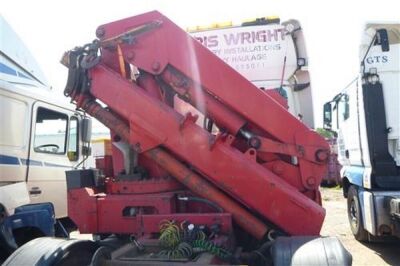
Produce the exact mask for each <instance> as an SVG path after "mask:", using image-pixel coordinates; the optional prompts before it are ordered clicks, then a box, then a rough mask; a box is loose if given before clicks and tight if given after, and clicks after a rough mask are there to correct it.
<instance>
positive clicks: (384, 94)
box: [323, 23, 400, 240]
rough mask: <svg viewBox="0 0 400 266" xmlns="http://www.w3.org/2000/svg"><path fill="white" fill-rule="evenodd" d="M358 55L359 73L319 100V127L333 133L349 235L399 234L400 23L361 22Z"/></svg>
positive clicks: (359, 238)
mask: <svg viewBox="0 0 400 266" xmlns="http://www.w3.org/2000/svg"><path fill="white" fill-rule="evenodd" d="M359 59H360V74H359V76H358V77H357V78H356V79H354V80H353V81H352V82H351V83H350V84H349V85H348V86H347V87H346V88H345V89H344V90H343V91H342V92H340V93H339V94H337V95H336V96H335V97H334V98H333V100H332V101H330V102H328V103H326V104H325V105H324V110H323V113H324V127H325V128H327V129H329V130H333V131H335V132H336V133H337V136H338V150H339V154H338V158H339V162H340V163H341V164H342V166H343V168H342V170H341V176H342V183H343V191H344V196H345V197H347V198H348V216H349V221H350V226H351V229H352V231H353V234H354V235H355V237H356V238H357V239H358V240H368V239H372V238H373V237H382V236H397V237H399V236H400V228H399V225H400V224H399V221H400V220H399V218H400V61H399V59H400V25H399V24H384V23H371V24H367V25H366V26H365V29H364V31H363V38H362V42H361V46H360V57H359Z"/></svg>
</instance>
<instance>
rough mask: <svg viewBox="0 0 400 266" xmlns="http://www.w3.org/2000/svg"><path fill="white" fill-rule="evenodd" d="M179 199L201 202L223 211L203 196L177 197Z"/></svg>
mask: <svg viewBox="0 0 400 266" xmlns="http://www.w3.org/2000/svg"><path fill="white" fill-rule="evenodd" d="M178 199H179V200H183V201H196V202H202V203H205V204H207V205H208V206H210V207H212V208H214V209H215V210H217V211H218V212H221V213H222V212H224V210H223V209H222V208H221V207H220V206H219V205H217V204H216V203H214V202H212V201H210V200H208V199H204V198H199V197H178Z"/></svg>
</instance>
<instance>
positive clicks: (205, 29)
mask: <svg viewBox="0 0 400 266" xmlns="http://www.w3.org/2000/svg"><path fill="white" fill-rule="evenodd" d="M187 31H188V32H190V34H191V36H192V37H194V38H195V39H196V40H198V41H199V42H200V43H202V44H203V45H204V46H205V47H207V48H208V49H210V50H211V51H212V52H213V53H214V54H215V55H217V56H218V57H219V58H220V59H222V60H223V61H224V62H225V63H227V64H228V65H230V66H231V67H232V68H234V69H235V70H236V71H238V72H239V73H240V74H241V75H242V76H244V77H245V78H246V79H248V80H249V81H251V82H252V83H253V84H254V85H256V86H257V87H259V88H260V89H262V90H264V91H265V92H266V93H268V94H269V95H270V96H272V97H274V98H275V99H276V100H277V101H278V102H280V103H281V104H282V105H283V106H285V108H287V109H288V110H289V112H290V113H291V114H292V115H294V116H295V117H297V118H299V119H301V120H302V121H303V122H304V123H305V124H306V125H307V126H309V127H310V128H314V116H313V107H312V104H310V103H312V94H311V83H310V75H309V72H308V56H307V51H306V45H305V40H304V34H303V30H302V28H301V25H300V23H299V21H297V20H294V19H292V20H288V21H285V22H281V21H280V19H279V18H278V17H263V18H256V19H249V20H247V21H243V22H242V23H240V24H239V25H234V24H233V23H232V22H230V21H229V22H222V23H214V24H212V25H209V26H196V27H190V28H188V29H187Z"/></svg>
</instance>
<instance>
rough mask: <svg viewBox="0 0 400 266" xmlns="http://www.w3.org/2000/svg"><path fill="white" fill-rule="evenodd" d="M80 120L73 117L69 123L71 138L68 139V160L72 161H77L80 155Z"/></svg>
mask: <svg viewBox="0 0 400 266" xmlns="http://www.w3.org/2000/svg"><path fill="white" fill-rule="evenodd" d="M78 132H79V129H78V118H76V117H75V116H72V117H71V119H70V121H69V138H68V151H67V155H68V159H69V160H70V161H77V160H78V157H79V154H78V151H79V148H78V144H79V141H78Z"/></svg>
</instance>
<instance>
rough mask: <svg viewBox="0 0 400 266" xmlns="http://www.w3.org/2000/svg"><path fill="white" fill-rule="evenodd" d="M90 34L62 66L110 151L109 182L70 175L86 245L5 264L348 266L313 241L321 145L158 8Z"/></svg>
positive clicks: (320, 216) (69, 244)
mask: <svg viewBox="0 0 400 266" xmlns="http://www.w3.org/2000/svg"><path fill="white" fill-rule="evenodd" d="M96 36H97V39H95V40H94V41H93V42H92V43H89V44H87V45H84V46H81V47H77V48H75V49H73V50H71V51H68V52H66V53H65V54H64V56H63V59H62V63H63V64H64V65H65V66H67V67H68V69H69V75H68V81H67V85H66V88H65V91H64V93H65V95H66V96H68V97H70V98H71V99H72V101H73V102H74V103H75V104H76V106H77V108H79V109H81V110H82V111H85V112H87V113H88V114H90V115H91V116H93V117H95V118H97V119H98V120H99V121H101V122H102V123H103V124H104V125H106V126H107V127H108V128H109V129H110V131H111V137H112V142H113V145H112V172H111V173H110V169H97V170H93V169H85V170H73V171H67V172H66V177H67V187H68V215H69V216H70V217H71V219H72V220H73V221H74V222H75V223H76V224H77V226H78V228H79V230H80V232H81V233H90V234H93V235H94V239H95V241H85V240H65V239H57V238H39V239H36V240H33V241H31V242H29V243H27V244H25V245H24V246H22V247H21V248H20V249H18V250H17V251H16V252H14V253H13V255H11V257H10V258H9V259H8V260H7V261H6V262H5V265H13V264H23V263H24V262H26V261H28V260H29V262H30V263H32V262H34V263H37V264H38V265H40V263H43V261H45V262H46V263H47V264H46V265H72V263H73V265H88V264H90V265H184V264H186V265H216V264H222V265H238V264H249V265H271V264H274V265H290V264H292V265H350V264H351V255H350V254H349V253H348V252H347V251H346V250H345V249H344V248H343V246H342V245H341V243H340V242H339V241H338V240H337V239H336V238H334V237H322V238H321V237H320V236H319V233H320V230H321V226H322V223H323V221H324V217H325V210H324V209H323V208H322V206H321V195H320V192H319V183H320V181H321V178H322V176H323V174H324V173H325V171H326V163H327V158H328V155H329V146H328V144H327V143H326V141H325V140H324V139H323V138H322V137H321V136H320V135H318V134H317V133H316V132H314V131H313V130H310V129H309V128H308V127H307V126H306V125H305V124H304V123H302V122H301V121H300V120H299V119H298V118H297V117H295V116H293V115H292V114H290V113H289V112H288V110H287V109H286V108H285V107H284V106H282V105H281V104H280V103H278V102H277V101H276V100H275V99H274V98H273V97H271V96H270V95H268V94H266V93H264V92H263V91H261V90H260V89H259V88H258V87H257V86H255V85H253V84H252V83H251V82H250V81H248V80H247V79H246V78H244V77H243V76H242V75H241V74H239V73H238V72H237V71H236V70H234V69H233V68H232V67H230V66H229V65H228V64H226V63H225V62H224V61H223V60H221V59H220V58H218V57H217V56H215V54H213V53H212V52H210V51H209V50H208V49H207V48H205V47H204V46H203V45H201V44H200V43H199V42H198V41H197V40H195V39H194V38H192V37H191V36H190V35H188V34H187V33H186V32H185V31H184V30H182V29H181V28H179V27H178V26H176V25H175V24H174V23H173V22H172V21H171V20H169V19H168V18H167V17H165V16H163V15H162V14H160V13H159V12H157V11H153V12H149V13H145V14H142V15H138V16H135V17H130V18H126V19H122V20H119V21H115V22H111V23H108V24H105V25H101V26H100V27H98V28H97V30H96ZM174 98H180V99H181V100H183V101H184V102H185V103H186V104H187V105H191V106H192V107H194V108H196V109H197V110H198V111H199V112H201V113H203V114H204V115H205V116H206V117H208V118H210V119H211V120H212V121H213V123H214V125H215V126H216V127H217V128H218V130H217V131H216V132H215V133H214V132H213V131H210V130H208V128H204V127H202V126H199V125H198V124H196V120H197V119H198V116H197V115H195V114H193V113H191V112H187V113H185V114H181V113H180V112H179V111H178V110H176V109H175V106H174V103H175V101H174ZM110 167H111V166H110ZM106 172H108V173H109V174H107V175H104V174H102V173H106Z"/></svg>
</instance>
